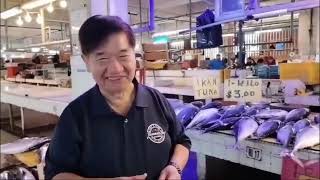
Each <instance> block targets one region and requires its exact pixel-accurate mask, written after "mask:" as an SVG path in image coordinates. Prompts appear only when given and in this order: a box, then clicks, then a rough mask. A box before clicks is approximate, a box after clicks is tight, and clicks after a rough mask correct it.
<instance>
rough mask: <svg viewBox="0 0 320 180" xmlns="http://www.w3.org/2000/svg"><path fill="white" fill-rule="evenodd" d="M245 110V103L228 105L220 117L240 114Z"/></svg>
mask: <svg viewBox="0 0 320 180" xmlns="http://www.w3.org/2000/svg"><path fill="white" fill-rule="evenodd" d="M244 111H245V105H238V106H229V107H227V108H226V109H225V111H224V113H223V114H222V116H221V118H220V119H225V118H229V117H234V116H240V115H241V114H242V113H243V112H244Z"/></svg>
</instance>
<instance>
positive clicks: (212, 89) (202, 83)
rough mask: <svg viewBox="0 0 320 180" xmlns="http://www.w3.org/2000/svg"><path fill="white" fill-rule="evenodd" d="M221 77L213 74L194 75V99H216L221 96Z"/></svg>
mask: <svg viewBox="0 0 320 180" xmlns="http://www.w3.org/2000/svg"><path fill="white" fill-rule="evenodd" d="M220 85H221V83H220V79H217V78H215V77H213V76H209V77H194V78H193V90H194V99H216V98H220Z"/></svg>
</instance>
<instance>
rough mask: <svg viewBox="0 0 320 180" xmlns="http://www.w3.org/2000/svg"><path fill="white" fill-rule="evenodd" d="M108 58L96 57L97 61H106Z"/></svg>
mask: <svg viewBox="0 0 320 180" xmlns="http://www.w3.org/2000/svg"><path fill="white" fill-rule="evenodd" d="M109 59H110V58H100V59H98V60H97V61H106V60H109Z"/></svg>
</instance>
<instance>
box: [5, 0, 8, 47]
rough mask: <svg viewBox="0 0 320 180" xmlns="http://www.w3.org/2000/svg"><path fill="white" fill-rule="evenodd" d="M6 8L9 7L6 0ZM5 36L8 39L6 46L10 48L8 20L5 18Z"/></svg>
mask: <svg viewBox="0 0 320 180" xmlns="http://www.w3.org/2000/svg"><path fill="white" fill-rule="evenodd" d="M4 9H7V1H6V0H5V1H4ZM4 26H5V27H4V33H5V34H4V37H5V40H6V42H5V47H6V49H9V36H8V21H7V20H5V21H4Z"/></svg>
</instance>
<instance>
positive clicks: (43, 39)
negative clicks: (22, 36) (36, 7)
mask: <svg viewBox="0 0 320 180" xmlns="http://www.w3.org/2000/svg"><path fill="white" fill-rule="evenodd" d="M40 16H41V17H42V22H41V40H42V43H45V42H46V29H45V24H44V22H45V21H44V11H43V8H41V9H40Z"/></svg>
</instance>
